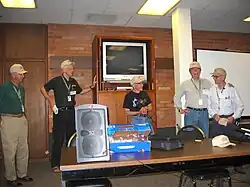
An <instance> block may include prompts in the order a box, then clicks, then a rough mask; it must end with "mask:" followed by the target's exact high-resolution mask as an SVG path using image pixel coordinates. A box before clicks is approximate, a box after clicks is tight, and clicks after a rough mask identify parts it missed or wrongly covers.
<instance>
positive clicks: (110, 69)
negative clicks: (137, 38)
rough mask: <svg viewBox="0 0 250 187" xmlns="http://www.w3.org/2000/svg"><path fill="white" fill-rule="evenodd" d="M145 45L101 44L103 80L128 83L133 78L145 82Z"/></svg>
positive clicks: (128, 43)
mask: <svg viewBox="0 0 250 187" xmlns="http://www.w3.org/2000/svg"><path fill="white" fill-rule="evenodd" d="M146 45H147V44H146V43H130V42H103V43H102V66H103V80H104V81H108V82H129V81H130V80H131V79H132V78H133V77H134V76H144V78H145V80H147V46H146Z"/></svg>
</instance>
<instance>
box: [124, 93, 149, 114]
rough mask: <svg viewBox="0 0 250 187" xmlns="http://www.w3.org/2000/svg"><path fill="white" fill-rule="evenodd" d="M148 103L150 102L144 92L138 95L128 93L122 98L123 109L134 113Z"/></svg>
mask: <svg viewBox="0 0 250 187" xmlns="http://www.w3.org/2000/svg"><path fill="white" fill-rule="evenodd" d="M150 103H152V101H151V99H150V98H149V96H148V94H147V93H146V92H145V91H140V92H139V93H135V92H133V91H130V92H129V93H127V95H126V96H125V98H124V102H123V108H128V109H129V110H130V111H134V112H136V111H139V110H140V109H141V108H142V107H145V106H147V105H149V104H150Z"/></svg>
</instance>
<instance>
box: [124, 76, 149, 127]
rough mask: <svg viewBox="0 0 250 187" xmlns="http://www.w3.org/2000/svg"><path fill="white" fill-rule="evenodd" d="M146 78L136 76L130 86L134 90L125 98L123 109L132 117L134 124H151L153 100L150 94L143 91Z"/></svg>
mask: <svg viewBox="0 0 250 187" xmlns="http://www.w3.org/2000/svg"><path fill="white" fill-rule="evenodd" d="M143 81H144V77H142V76H135V77H133V78H132V80H131V82H130V84H131V85H132V86H133V90H132V91H130V92H129V93H127V95H126V96H125V98H124V102H123V108H124V109H125V112H126V114H127V115H128V116H132V121H131V123H132V124H140V123H150V121H149V119H148V112H149V111H151V110H152V106H151V103H152V101H151V99H150V98H149V96H148V94H147V93H146V92H145V91H143V90H142V89H143Z"/></svg>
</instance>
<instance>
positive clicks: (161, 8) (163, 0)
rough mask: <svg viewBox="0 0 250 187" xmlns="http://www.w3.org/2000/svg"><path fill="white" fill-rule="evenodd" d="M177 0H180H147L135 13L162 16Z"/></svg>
mask: <svg viewBox="0 0 250 187" xmlns="http://www.w3.org/2000/svg"><path fill="white" fill-rule="evenodd" d="M179 2H180V0H147V2H146V3H145V4H144V5H143V6H142V7H141V9H140V10H139V11H138V13H137V14H142V15H154V16H163V15H165V14H166V13H167V12H168V11H170V10H171V9H172V8H173V7H174V6H176V5H177V4H178V3H179Z"/></svg>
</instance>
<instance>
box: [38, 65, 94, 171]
mask: <svg viewBox="0 0 250 187" xmlns="http://www.w3.org/2000/svg"><path fill="white" fill-rule="evenodd" d="M74 66H75V63H74V62H72V61H70V60H65V61H63V62H62V63H61V69H62V75H60V76H57V77H54V78H53V79H51V80H50V81H49V82H47V83H46V84H45V85H44V86H43V87H42V88H41V92H42V94H43V96H44V97H45V98H46V99H47V100H48V102H49V106H50V108H51V109H52V111H53V133H52V135H53V145H52V153H51V167H52V170H53V171H54V172H60V169H59V167H60V161H61V148H62V146H63V143H64V141H65V137H66V143H67V142H68V141H69V139H70V137H71V136H72V135H73V134H74V133H75V131H76V130H75V108H74V106H75V104H76V101H75V96H76V95H77V94H81V95H82V94H85V93H87V92H89V91H90V90H91V89H93V88H94V87H95V83H96V80H95V79H94V81H93V84H92V85H89V86H87V87H85V88H83V89H82V88H81V87H80V86H79V84H78V82H77V81H76V80H75V79H74V78H72V76H73V72H74ZM50 90H53V91H54V97H55V99H52V98H51V97H50V96H49V95H48V92H49V91H50Z"/></svg>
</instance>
